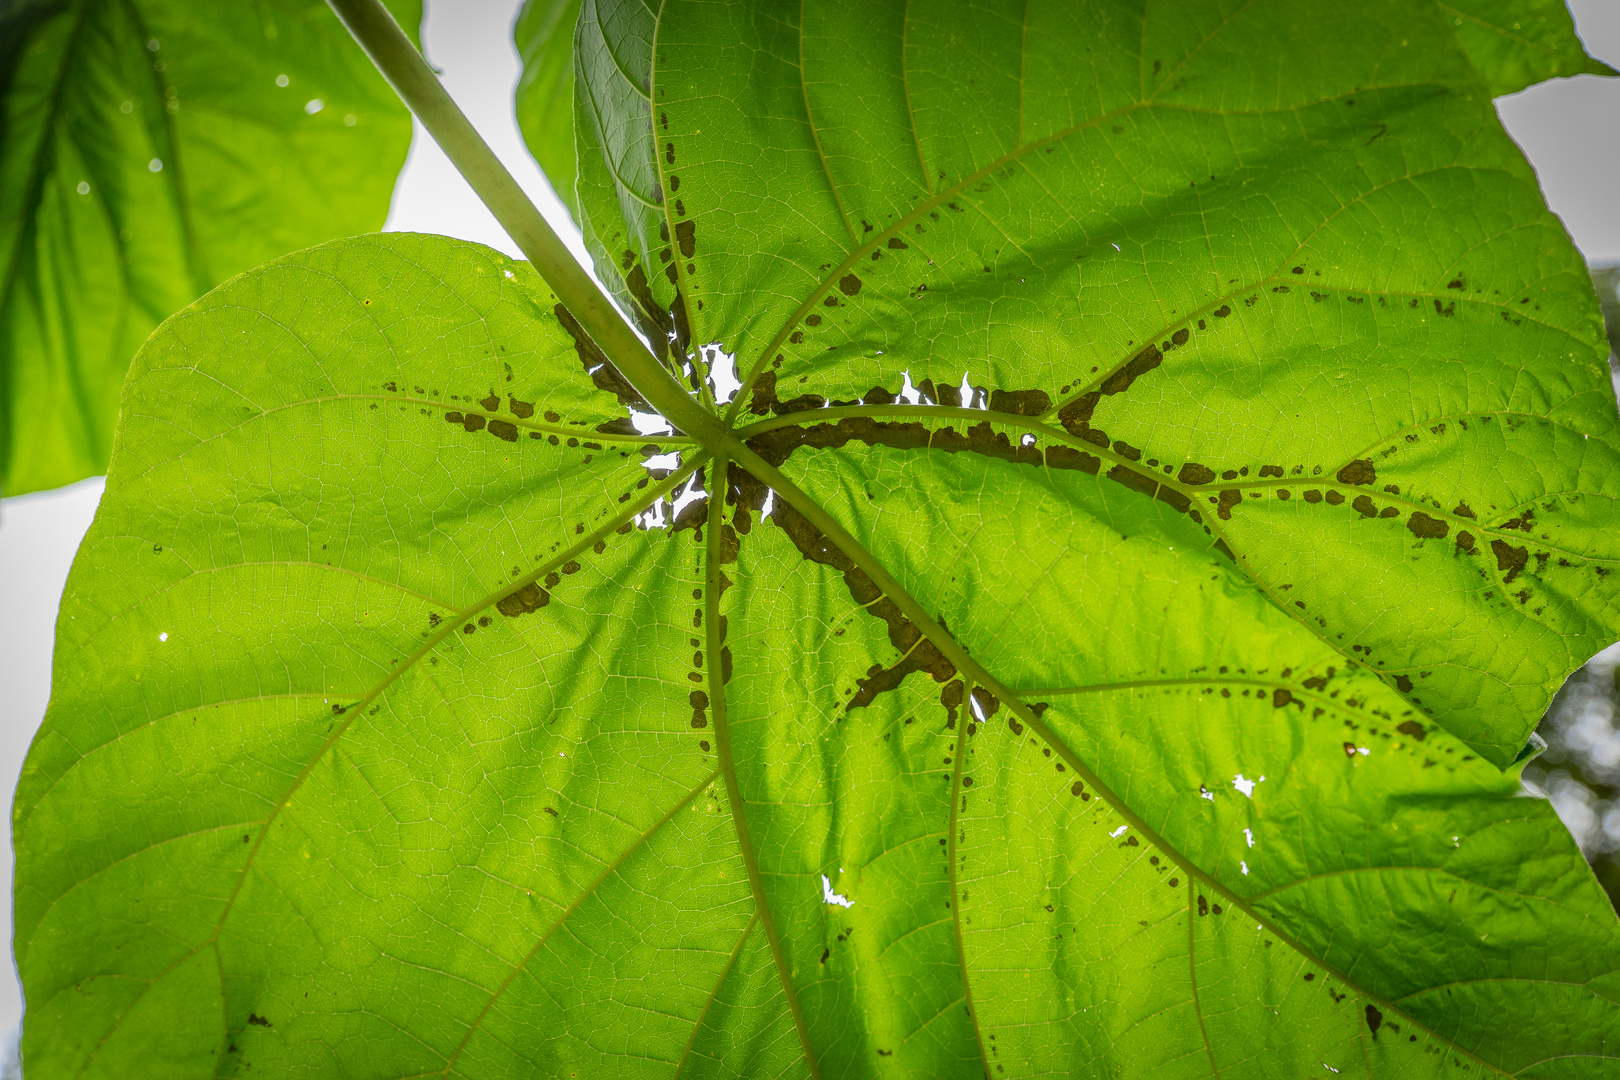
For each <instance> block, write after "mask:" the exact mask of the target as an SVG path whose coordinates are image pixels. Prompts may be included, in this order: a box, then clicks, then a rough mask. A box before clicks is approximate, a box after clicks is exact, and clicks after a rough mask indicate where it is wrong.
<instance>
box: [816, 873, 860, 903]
mask: <svg viewBox="0 0 1620 1080" xmlns="http://www.w3.org/2000/svg"><path fill="white" fill-rule="evenodd" d="M821 902H822V903H824V904H837V905H838V906H839V907H846V908H850V907H854V906H855V901H853V900H851V899H850V898H849V897H847V896H839V895H838V894H837V893H835V892H833V887H832V882H831V881H830V880H828V878H827V875H826V874H822V875H821Z"/></svg>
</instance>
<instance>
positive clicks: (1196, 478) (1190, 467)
mask: <svg viewBox="0 0 1620 1080" xmlns="http://www.w3.org/2000/svg"><path fill="white" fill-rule="evenodd" d="M1176 479H1177V480H1179V481H1181V482H1182V483H1183V484H1194V485H1196V484H1208V483H1210V482H1211V481H1213V480H1214V479H1215V472H1214V470H1212V469H1211V468H1210V467H1209V466H1208V465H1200V464H1198V462H1196V461H1189V462H1187V464H1185V465H1183V466H1182V467H1181V471H1180V472H1179V473H1177V474H1176Z"/></svg>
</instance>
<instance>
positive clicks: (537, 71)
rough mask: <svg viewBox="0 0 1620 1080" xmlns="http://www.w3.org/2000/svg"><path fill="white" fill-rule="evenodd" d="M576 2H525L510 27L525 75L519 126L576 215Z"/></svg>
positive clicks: (519, 88) (520, 84)
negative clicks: (521, 59)
mask: <svg viewBox="0 0 1620 1080" xmlns="http://www.w3.org/2000/svg"><path fill="white" fill-rule="evenodd" d="M579 3H580V0H526V2H525V3H524V5H523V9H522V10H521V11H519V12H518V17H517V23H516V24H515V25H514V26H513V27H512V38H513V40H514V41H515V42H516V43H517V49H518V55H519V56H521V57H522V58H523V75H522V77H521V78H520V79H519V80H518V86H517V118H518V127H519V128H520V129H521V130H522V132H523V141H524V143H525V144H527V145H528V147H529V153H531V154H533V155H534V159H535V161H537V162H539V163H540V171H541V172H543V173H545V174H546V179H547V180H549V181H551V189H552V190H553V191H555V192H556V193H557V197H558V198H559V199H561V200H562V201H563V204H564V205H565V206H567V207H568V210H569V212H570V213H571V214H573V215H574V218H575V220H578V218H579V198H578V196H577V195H576V194H575V193H574V177H575V174H576V173H577V171H578V169H577V166H576V165H575V161H574V25H575V23H577V22H578V21H579Z"/></svg>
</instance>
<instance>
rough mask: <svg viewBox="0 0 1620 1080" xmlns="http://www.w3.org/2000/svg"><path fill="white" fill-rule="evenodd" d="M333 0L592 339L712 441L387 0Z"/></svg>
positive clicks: (712, 430)
mask: <svg viewBox="0 0 1620 1080" xmlns="http://www.w3.org/2000/svg"><path fill="white" fill-rule="evenodd" d="M328 3H329V4H330V5H331V7H332V10H333V11H335V12H337V16H338V18H339V19H341V20H342V21H343V25H344V26H346V27H348V29H349V33H351V34H352V35H354V39H355V40H356V41H358V42H359V43H360V47H361V48H363V49H365V51H366V54H367V55H368V56H370V57H371V60H372V62H373V63H374V64H376V65H377V69H378V70H379V71H381V72H382V74H383V77H384V78H386V79H387V80H388V82H389V85H391V86H393V88H394V90H395V91H396V92H397V93H398V94H399V96H400V98H401V99H402V100H403V101H404V102H405V104H406V106H407V107H408V108H409V109H410V110H411V112H412V113H414V114H415V115H416V118H417V119H418V120H420V121H421V122H422V126H423V127H424V128H426V129H427V132H428V134H429V135H431V136H433V140H434V141H435V142H437V143H438V144H439V147H440V148H441V149H442V150H443V151H444V153H445V156H446V157H448V158H449V159H450V162H451V164H453V165H455V167H456V169H457V171H459V172H460V173H461V175H462V176H463V177H464V178H465V179H466V181H467V183H468V184H469V185H470V186H471V187H472V189H473V192H474V193H475V194H476V195H477V196H478V198H479V199H480V200H482V201H483V203H484V205H485V206H487V207H489V210H490V213H492V214H494V215H495V220H496V221H498V222H500V225H501V228H503V229H505V230H506V233H507V235H508V236H510V237H511V238H512V240H513V242H515V243H516V244H517V246H518V250H520V251H522V252H523V255H524V257H525V258H527V259H528V260H529V262H530V263H531V264H532V265H533V266H534V268H535V270H536V271H537V272H538V273H539V274H540V276H541V278H543V279H544V280H545V283H546V284H547V285H549V286H551V288H552V291H554V292H555V293H556V294H557V298H558V299H559V300H560V301H562V304H563V306H564V307H566V308H567V309H568V310H569V311H570V312H571V313H572V314H573V316H574V318H575V319H577V320H578V321H579V324H580V325H581V326H582V327H584V328H585V331H586V333H588V334H589V335H590V336H591V340H593V341H594V342H596V344H597V346H598V347H599V348H600V349H601V350H602V351H603V352H604V353H606V354H607V355H608V357H609V358H610V359H612V361H613V363H614V365H615V366H616V367H617V368H618V369H619V371H620V372H622V373H623V374H624V376H625V378H627V379H629V380H630V383H631V385H632V386H634V387H635V388H636V389H637V390H639V391H640V392H641V394H642V396H643V397H645V398H646V399H647V401H648V402H649V403H650V404H651V405H652V406H653V407H654V408H656V409H657V410H658V411H659V412H660V413H662V414H663V415H664V417H665V418H666V419H667V420H669V421H670V422H671V423H673V424H675V425H676V426H677V427H678V428H680V429H681V430H682V431H684V432H686V433H687V434H690V435H693V436H695V437H696V438H697V439H699V440H700V441H702V442H705V443H710V442H711V441H712V439H713V438H714V436H715V435H717V434H718V433H719V432H720V431H721V430H722V427H721V424H720V420H719V418H718V417H716V416H715V415H714V413H712V412H711V411H709V410H708V409H706V408H704V407H703V405H702V404H700V403H699V402H697V401H696V400H694V399H693V398H692V396H691V395H690V394H688V393H687V392H686V391H685V390H684V389H682V388H681V386H680V384H679V383H677V382H676V381H675V380H674V379H673V378H672V377H671V376H670V375H669V373H668V371H666V370H665V369H664V367H663V365H662V364H660V363H659V362H658V361H657V359H656V358H655V357H654V356H653V354H652V352H651V350H649V349H648V348H647V346H646V345H645V344H644V343H643V342H642V340H641V338H639V337H638V336H636V332H635V331H634V330H633V329H631V328H630V324H629V323H627V322H625V321H624V319H623V317H622V316H620V314H619V311H618V309H617V308H615V307H614V306H613V303H612V301H610V300H609V299H608V298H607V296H606V294H604V293H603V292H602V290H601V288H600V287H599V286H598V285H597V284H596V282H595V281H594V280H593V279H592V278H591V276H590V275H589V274H588V273H586V271H585V268H584V267H582V266H580V265H579V263H577V262H575V261H574V257H573V254H572V253H571V252H570V251H569V250H568V248H567V247H566V246H565V245H564V244H563V242H562V239H561V238H560V237H558V235H557V233H556V232H555V231H554V230H553V229H552V227H551V226H550V225H549V224H547V222H546V219H545V218H544V217H542V216H541V214H540V211H539V210H538V209H536V208H535V205H534V203H533V202H531V201H530V200H529V197H528V195H526V194H525V193H524V191H523V189H522V188H521V187H520V186H519V185H518V182H517V181H516V180H515V179H513V177H512V174H511V173H510V172H508V171H507V169H506V166H505V165H503V164H501V160H500V158H498V157H496V156H495V152H494V151H493V150H491V149H490V148H489V144H488V143H486V142H485V141H484V139H483V137H482V136H481V135H479V134H478V131H477V130H476V129H475V128H474V127H473V126H472V123H471V122H470V121H469V120H468V119H467V117H466V115H465V114H464V113H462V111H461V109H460V107H458V106H457V105H456V103H455V101H454V100H452V99H451V97H450V94H449V93H448V92H447V91H446V90H445V88H444V85H443V84H442V83H440V82H439V78H438V76H437V75H435V74H434V73H433V69H432V68H431V67H429V66H428V63H427V61H426V60H425V59H423V57H422V54H421V53H420V52H418V51H417V48H416V46H415V45H414V44H412V43H411V39H410V38H409V37H408V36H407V35H406V34H405V31H404V30H402V29H401V28H400V25H399V23H397V22H395V21H394V16H393V15H392V14H391V13H390V12H389V11H388V9H387V8H386V7H384V6H383V4H382V0H328Z"/></svg>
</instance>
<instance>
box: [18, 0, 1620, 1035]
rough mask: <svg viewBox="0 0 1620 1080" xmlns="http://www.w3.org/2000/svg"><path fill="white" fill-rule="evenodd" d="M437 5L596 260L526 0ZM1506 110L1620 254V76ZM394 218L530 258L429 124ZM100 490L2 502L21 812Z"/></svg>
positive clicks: (442, 40)
mask: <svg viewBox="0 0 1620 1080" xmlns="http://www.w3.org/2000/svg"><path fill="white" fill-rule="evenodd" d="M1570 7H1571V9H1572V10H1573V11H1574V13H1575V20H1576V26H1577V28H1578V29H1579V30H1580V33H1581V36H1582V38H1583V39H1584V40H1585V42H1586V45H1587V48H1588V50H1589V51H1590V52H1591V53H1592V54H1593V55H1595V56H1597V57H1598V58H1599V59H1602V60H1606V61H1607V62H1608V63H1609V64H1611V65H1613V66H1615V67H1617V68H1620V2H1616V0H1572V2H1571V4H1570ZM427 8H428V14H427V21H426V24H425V26H424V28H423V39H424V46H425V49H426V52H427V55H428V58H429V59H430V60H431V61H432V62H433V64H434V66H435V67H437V68H438V69H440V70H441V72H442V73H443V78H444V82H445V84H446V86H447V87H448V88H449V90H450V93H451V94H452V95H453V96H454V97H455V99H456V101H457V102H459V103H460V105H461V107H462V108H463V109H464V110H465V111H466V112H467V114H468V115H469V116H470V117H471V118H472V121H473V123H474V124H475V125H476V126H477V127H478V129H479V131H480V132H482V133H483V135H484V138H485V139H487V140H488V141H489V143H490V145H491V146H492V147H493V148H494V150H495V152H496V153H497V154H498V155H499V156H500V158H501V160H502V161H504V162H505V163H506V166H507V168H508V169H510V170H511V171H512V173H513V175H514V176H516V177H517V179H518V182H519V183H520V184H522V185H523V187H524V189H525V190H527V191H528V193H529V195H530V197H531V198H533V199H534V201H535V203H536V205H538V206H539V207H540V209H541V212H542V213H544V214H545V215H546V217H547V218H548V219H549V220H550V221H551V223H552V226H553V227H554V228H556V229H557V231H558V232H559V233H561V234H563V235H564V236H565V237H571V238H572V242H573V246H574V249H575V254H576V255H577V256H578V257H579V258H580V259H581V260H582V261H583V260H584V247H583V245H581V244H579V243H578V234H577V231H576V230H575V229H574V228H573V226H572V225H571V224H570V222H569V220H568V214H567V212H566V211H565V210H564V209H563V207H562V204H561V203H560V202H558V201H557V198H556V196H555V195H553V194H552V192H551V189H550V188H549V187H548V186H547V184H546V181H545V179H544V178H543V177H542V176H541V175H540V171H539V170H538V169H537V168H536V167H535V165H534V162H533V161H532V159H530V157H529V155H528V153H527V152H526V151H525V150H524V149H523V143H522V139H521V137H520V136H519V134H518V129H517V121H516V120H515V118H514V117H513V114H512V89H513V87H514V86H515V85H516V83H517V77H518V60H517V54H516V51H515V50H514V49H513V47H512V41H511V25H512V21H513V19H514V18H515V17H516V12H517V8H518V0H427ZM1497 107H1498V112H1499V113H1500V114H1501V116H1502V120H1503V123H1505V124H1506V125H1507V128H1508V131H1509V133H1510V134H1512V136H1513V137H1514V138H1515V139H1516V140H1518V142H1519V145H1520V146H1522V147H1523V148H1524V151H1525V154H1526V155H1527V156H1528V157H1529V159H1530V161H1531V163H1532V164H1534V165H1535V167H1536V171H1537V174H1538V175H1539V176H1540V178H1541V186H1542V190H1543V191H1544V192H1545V193H1546V196H1547V201H1548V203H1549V204H1550V205H1551V206H1552V208H1553V210H1554V211H1555V212H1557V213H1558V215H1559V216H1560V217H1562V218H1563V219H1564V224H1565V225H1566V226H1567V227H1568V228H1569V230H1570V233H1571V235H1572V236H1574V238H1575V243H1576V244H1577V245H1578V246H1579V247H1580V249H1581V251H1582V252H1584V253H1585V255H1586V257H1587V259H1588V260H1589V261H1591V262H1594V263H1620V79H1609V80H1603V79H1597V78H1593V77H1591V76H1580V77H1578V78H1574V79H1560V80H1557V81H1555V82H1551V83H1544V84H1542V85H1541V86H1537V87H1532V88H1531V89H1529V90H1527V91H1525V92H1524V93H1522V94H1515V95H1514V96H1513V97H1510V98H1503V99H1502V100H1501V101H1499V102H1498V103H1497ZM384 227H385V228H386V229H388V230H390V231H410V232H434V233H442V234H444V235H447V236H456V237H461V238H462V239H465V240H476V241H478V242H479V243H484V244H488V245H490V246H491V247H495V248H499V249H501V250H502V251H504V252H506V253H507V254H509V255H513V256H519V252H518V250H517V248H516V247H515V246H514V245H513V244H512V242H511V241H510V240H509V239H508V238H507V237H506V234H505V233H504V232H503V231H502V230H501V228H500V226H499V225H497V224H496V223H495V219H494V218H493V217H492V216H491V215H490V213H489V212H488V211H487V210H485V209H484V208H483V206H482V205H481V204H480V203H479V202H478V200H477V198H476V197H474V195H473V193H472V191H471V190H470V189H469V188H468V187H467V186H466V184H465V183H464V182H463V181H462V180H461V178H460V176H459V175H457V173H456V172H455V170H454V169H453V168H452V167H451V165H450V163H449V162H448V161H447V160H446V159H445V157H444V155H443V154H441V153H440V152H439V150H438V148H437V147H436V146H434V145H433V143H432V141H431V140H429V139H427V138H426V136H425V135H424V134H423V133H422V131H421V129H420V128H418V129H417V138H416V140H415V142H414V143H413V144H412V146H411V153H410V157H409V159H408V160H407V162H406V164H405V171H404V173H402V174H401V176H400V180H399V185H398V187H397V188H396V189H395V191H394V202H393V207H392V209H391V210H390V212H389V216H388V224H387V225H386V226H384ZM519 257H521V256H519ZM100 498H101V481H100V480H99V479H97V480H86V481H84V482H82V483H79V484H75V485H73V486H72V487H69V488H65V489H62V490H59V491H53V492H41V493H39V494H35V495H23V496H19V497H17V498H13V499H4V500H0V612H3V613H4V618H3V619H0V800H3V806H4V807H6V808H8V810H9V807H10V805H11V798H12V793H13V791H14V789H15V786H16V782H17V774H18V773H19V771H20V770H21V769H22V761H23V756H24V755H25V754H26V753H27V750H28V744H29V742H30V741H31V740H32V739H33V736H34V732H35V730H36V729H37V728H38V727H39V722H40V719H41V717H43V716H44V714H45V704H46V701H47V700H48V697H49V693H50V664H51V641H52V636H53V633H54V629H55V623H56V609H57V601H58V599H59V598H60V596H61V593H62V586H63V584H64V582H65V581H66V580H67V572H68V567H69V565H70V564H71V562H72V559H73V553H74V551H75V550H76V549H77V547H78V544H79V540H80V538H81V537H83V535H84V531H85V530H86V529H88V528H89V527H90V519H91V517H92V516H93V515H94V514H95V509H96V503H97V501H98V500H99V499H100ZM10 820H11V815H10V813H9V812H7V813H4V814H0V841H3V843H0V895H3V896H4V897H5V898H6V903H5V904H4V905H3V907H0V935H3V937H4V940H5V942H6V943H7V945H8V947H9V943H10V940H11V905H10V895H11V862H12V860H11V838H10V836H11V834H10ZM21 1008H22V1005H21V997H20V994H19V992H18V988H17V984H16V981H15V978H14V976H13V975H12V974H10V973H7V972H5V969H4V966H3V965H0V1039H4V1038H8V1037H9V1038H11V1039H14V1038H15V1034H14V1031H15V1028H16V1026H17V1022H18V1019H19V1016H20V1013H21ZM6 1032H12V1033H13V1034H11V1035H10V1036H6V1035H5V1034H4V1033H6Z"/></svg>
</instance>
